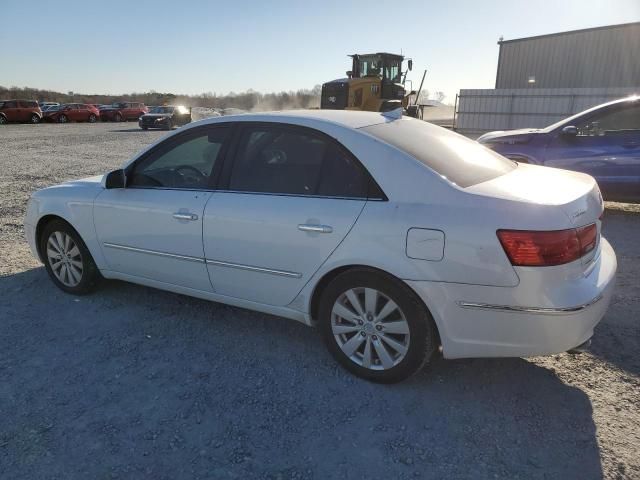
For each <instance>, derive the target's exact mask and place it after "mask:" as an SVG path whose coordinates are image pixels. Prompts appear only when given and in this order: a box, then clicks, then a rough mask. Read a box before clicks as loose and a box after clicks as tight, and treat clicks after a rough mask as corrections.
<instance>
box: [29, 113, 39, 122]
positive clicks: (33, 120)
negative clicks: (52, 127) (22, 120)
mask: <svg viewBox="0 0 640 480" xmlns="http://www.w3.org/2000/svg"><path fill="white" fill-rule="evenodd" d="M29 121H30V122H31V123H40V117H39V116H38V115H37V114H35V113H34V114H33V115H31V118H29Z"/></svg>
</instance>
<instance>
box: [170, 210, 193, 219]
mask: <svg viewBox="0 0 640 480" xmlns="http://www.w3.org/2000/svg"><path fill="white" fill-rule="evenodd" d="M173 218H175V219H176V220H197V219H198V215H196V214H195V213H184V212H176V213H174V214H173Z"/></svg>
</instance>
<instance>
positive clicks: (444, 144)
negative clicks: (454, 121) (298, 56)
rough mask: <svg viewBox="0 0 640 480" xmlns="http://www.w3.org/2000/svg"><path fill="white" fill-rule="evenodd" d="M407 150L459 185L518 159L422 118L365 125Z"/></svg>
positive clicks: (498, 171) (492, 173)
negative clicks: (431, 123)
mask: <svg viewBox="0 0 640 480" xmlns="http://www.w3.org/2000/svg"><path fill="white" fill-rule="evenodd" d="M362 130H363V131H365V132H367V133H369V134H371V135H373V136H374V137H377V138H379V139H380V140H382V141H384V142H386V143H388V144H390V145H393V146H394V147H396V148H399V149H400V150H402V151H404V152H406V153H408V154H409V155H411V156H412V157H414V158H415V159H416V160H418V161H420V162H421V163H423V164H424V165H426V166H427V167H429V168H430V169H431V170H433V171H434V172H436V173H437V174H439V175H441V176H442V177H444V178H445V179H447V180H449V181H450V182H452V183H454V184H456V185H458V186H460V187H463V188H464V187H470V186H471V185H475V184H477V183H482V182H486V181H487V180H491V179H493V178H496V177H499V176H501V175H504V174H505V173H508V172H510V171H511V170H513V169H514V168H516V167H517V165H516V163H514V162H512V161H511V160H508V159H507V158H505V157H503V156H502V155H499V154H497V153H496V152H494V151H492V150H489V149H488V148H486V147H483V146H482V145H480V144H479V143H477V142H474V141H473V140H469V139H468V138H466V137H463V136H462V135H458V134H457V133H453V132H450V131H448V130H445V129H443V128H440V127H436V126H434V125H430V124H428V123H427V122H423V121H421V120H415V119H412V118H405V119H402V120H395V121H393V122H387V123H380V124H377V125H371V126H368V127H364V128H362Z"/></svg>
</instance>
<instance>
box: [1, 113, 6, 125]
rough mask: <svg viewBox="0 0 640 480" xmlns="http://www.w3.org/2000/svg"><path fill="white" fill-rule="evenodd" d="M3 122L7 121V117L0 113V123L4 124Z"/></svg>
mask: <svg viewBox="0 0 640 480" xmlns="http://www.w3.org/2000/svg"><path fill="white" fill-rule="evenodd" d="M5 123H7V117H5V116H4V115H0V125H4V124H5Z"/></svg>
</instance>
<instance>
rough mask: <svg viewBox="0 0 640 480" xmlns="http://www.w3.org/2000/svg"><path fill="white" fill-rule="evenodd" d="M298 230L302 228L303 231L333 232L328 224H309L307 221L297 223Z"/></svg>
mask: <svg viewBox="0 0 640 480" xmlns="http://www.w3.org/2000/svg"><path fill="white" fill-rule="evenodd" d="M298 230H302V231H303V232H315V233H331V232H333V227H330V226H329V225H310V224H308V223H301V224H300V225H298Z"/></svg>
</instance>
